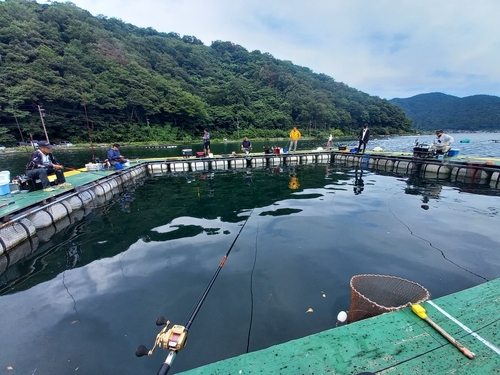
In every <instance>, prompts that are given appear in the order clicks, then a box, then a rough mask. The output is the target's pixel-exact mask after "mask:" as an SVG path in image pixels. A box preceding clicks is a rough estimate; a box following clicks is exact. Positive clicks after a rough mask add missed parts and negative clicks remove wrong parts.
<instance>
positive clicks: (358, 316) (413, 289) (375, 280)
mask: <svg viewBox="0 0 500 375" xmlns="http://www.w3.org/2000/svg"><path fill="white" fill-rule="evenodd" d="M429 297H430V293H429V291H428V290H427V289H425V288H424V287H423V286H422V285H420V284H418V283H415V282H413V281H409V280H406V279H402V278H400V277H396V276H385V275H356V276H353V277H352V278H351V306H350V309H349V313H348V318H349V322H351V323H352V322H356V321H358V320H362V319H366V318H370V317H373V316H377V315H380V314H383V313H386V312H389V311H394V310H399V309H403V308H405V307H408V306H410V305H411V304H414V303H421V302H424V301H426V300H428V299H429Z"/></svg>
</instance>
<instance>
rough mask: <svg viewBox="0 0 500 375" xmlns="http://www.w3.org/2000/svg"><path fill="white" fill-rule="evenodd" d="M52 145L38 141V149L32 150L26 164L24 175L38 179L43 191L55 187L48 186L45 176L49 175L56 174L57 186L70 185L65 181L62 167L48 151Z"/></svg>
mask: <svg viewBox="0 0 500 375" xmlns="http://www.w3.org/2000/svg"><path fill="white" fill-rule="evenodd" d="M51 150H52V145H51V144H50V143H48V142H44V141H41V142H38V150H36V151H34V152H33V153H32V154H31V156H30V160H29V162H28V165H26V175H27V176H28V177H29V178H31V179H32V180H36V179H40V181H41V183H42V187H43V191H54V190H55V189H54V188H53V187H51V186H50V181H49V179H48V178H47V176H49V175H53V174H55V175H56V181H57V188H67V187H71V184H68V183H66V178H65V177H64V172H63V169H64V167H63V166H62V165H61V164H59V163H58V162H57V160H56V158H55V157H54V155H53V154H52V153H51V152H50V151H51Z"/></svg>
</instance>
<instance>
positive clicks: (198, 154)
mask: <svg viewBox="0 0 500 375" xmlns="http://www.w3.org/2000/svg"><path fill="white" fill-rule="evenodd" d="M204 156H205V152H203V151H198V152H197V153H196V157H197V158H202V157H204Z"/></svg>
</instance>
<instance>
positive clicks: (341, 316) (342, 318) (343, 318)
mask: <svg viewBox="0 0 500 375" xmlns="http://www.w3.org/2000/svg"><path fill="white" fill-rule="evenodd" d="M347 323H348V321H347V313H346V312H345V311H341V312H339V313H338V315H337V327H340V326H343V325H344V324H347Z"/></svg>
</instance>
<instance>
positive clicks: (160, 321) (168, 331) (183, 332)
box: [135, 209, 254, 375]
mask: <svg viewBox="0 0 500 375" xmlns="http://www.w3.org/2000/svg"><path fill="white" fill-rule="evenodd" d="M253 211H254V209H252V210H251V211H250V214H249V215H248V217H247V219H246V220H245V222H244V223H243V225H242V226H241V228H240V230H239V231H238V234H237V235H236V237H235V238H234V240H233V242H232V243H231V246H230V247H229V249H228V250H227V252H226V254H225V255H224V257H223V258H222V260H221V262H220V264H219V267H217V269H216V271H215V273H214V274H213V276H212V278H211V279H210V282H209V283H208V285H207V286H206V288H205V290H204V291H203V293H202V295H201V297H200V298H199V300H198V303H197V304H196V306H195V308H194V309H193V311H192V313H191V315H190V317H189V319H188V320H187V323H186V324H185V326H180V325H177V324H176V325H173V326H172V327H171V328H169V324H170V321H168V320H167V319H165V318H164V317H162V316H160V317H158V318H157V319H156V325H157V326H163V328H162V329H161V331H160V333H158V335H157V336H156V340H155V344H154V346H153V348H152V349H151V350H149V349H148V348H146V347H145V346H144V345H139V347H138V348H137V349H136V351H135V355H136V356H137V357H142V356H145V355H148V356H149V355H152V354H153V352H154V350H155V349H156V348H157V347H160V346H161V347H162V348H164V349H166V350H168V351H169V352H168V355H167V357H166V358H165V361H164V362H163V363H162V365H161V367H160V369H159V370H158V373H157V375H165V374H167V373H168V371H169V370H170V367H171V365H172V362H173V361H174V359H175V356H176V355H177V353H178V352H179V351H181V350H182V349H183V348H184V346H185V344H186V340H187V335H188V332H189V329H190V328H191V325H192V324H193V322H194V319H195V318H196V316H197V315H198V312H199V311H200V309H201V306H202V305H203V302H205V300H206V298H207V296H208V293H209V292H210V289H211V288H212V286H213V284H214V283H215V280H216V279H217V276H218V275H219V273H220V271H221V269H222V267H223V266H224V264H225V263H226V260H227V258H228V256H229V254H230V253H231V250H232V249H233V247H234V245H235V244H236V241H237V240H238V238H239V236H240V234H241V232H242V231H243V228H245V225H246V224H247V223H248V220H249V219H250V217H251V216H252V213H253Z"/></svg>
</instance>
